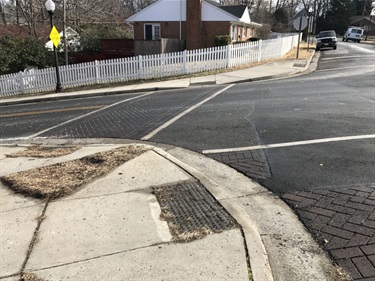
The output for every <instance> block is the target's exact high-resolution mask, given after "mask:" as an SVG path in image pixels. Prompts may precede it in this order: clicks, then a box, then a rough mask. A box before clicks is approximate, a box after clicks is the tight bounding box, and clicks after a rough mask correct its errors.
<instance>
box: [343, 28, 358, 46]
mask: <svg viewBox="0 0 375 281" xmlns="http://www.w3.org/2000/svg"><path fill="white" fill-rule="evenodd" d="M362 35H363V29H362V28H360V27H349V28H348V30H346V32H345V34H344V36H343V37H342V41H346V42H348V41H349V40H351V41H354V42H358V43H359V42H361V39H362Z"/></svg>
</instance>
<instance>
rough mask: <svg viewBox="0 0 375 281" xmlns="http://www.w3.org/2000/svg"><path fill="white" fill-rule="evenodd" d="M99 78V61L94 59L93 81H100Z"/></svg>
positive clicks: (97, 82)
mask: <svg viewBox="0 0 375 281" xmlns="http://www.w3.org/2000/svg"><path fill="white" fill-rule="evenodd" d="M99 79H100V71H99V62H98V61H97V60H96V61H95V82H96V84H99V83H100V82H99Z"/></svg>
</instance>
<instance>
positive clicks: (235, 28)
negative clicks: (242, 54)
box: [231, 24, 237, 41]
mask: <svg viewBox="0 0 375 281" xmlns="http://www.w3.org/2000/svg"><path fill="white" fill-rule="evenodd" d="M231 33H232V36H231V37H232V40H233V41H237V25H235V24H233V25H232V32H231Z"/></svg>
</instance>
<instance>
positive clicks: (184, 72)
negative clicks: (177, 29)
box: [182, 50, 187, 74]
mask: <svg viewBox="0 0 375 281" xmlns="http://www.w3.org/2000/svg"><path fill="white" fill-rule="evenodd" d="M182 63H183V65H182V71H183V74H187V72H186V50H184V51H183V53H182Z"/></svg>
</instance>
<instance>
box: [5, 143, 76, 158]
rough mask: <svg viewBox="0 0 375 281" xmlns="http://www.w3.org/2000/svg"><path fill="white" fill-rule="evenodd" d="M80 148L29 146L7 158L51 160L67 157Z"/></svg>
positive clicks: (8, 155)
mask: <svg viewBox="0 0 375 281" xmlns="http://www.w3.org/2000/svg"><path fill="white" fill-rule="evenodd" d="M80 148H81V146H71V147H55V146H54V147H51V146H30V147H28V148H27V149H26V150H23V151H18V152H15V153H12V154H7V155H6V156H7V157H10V158H16V157H35V158H51V157H59V156H64V155H68V154H70V153H73V152H74V151H77V150H78V149H80Z"/></svg>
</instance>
